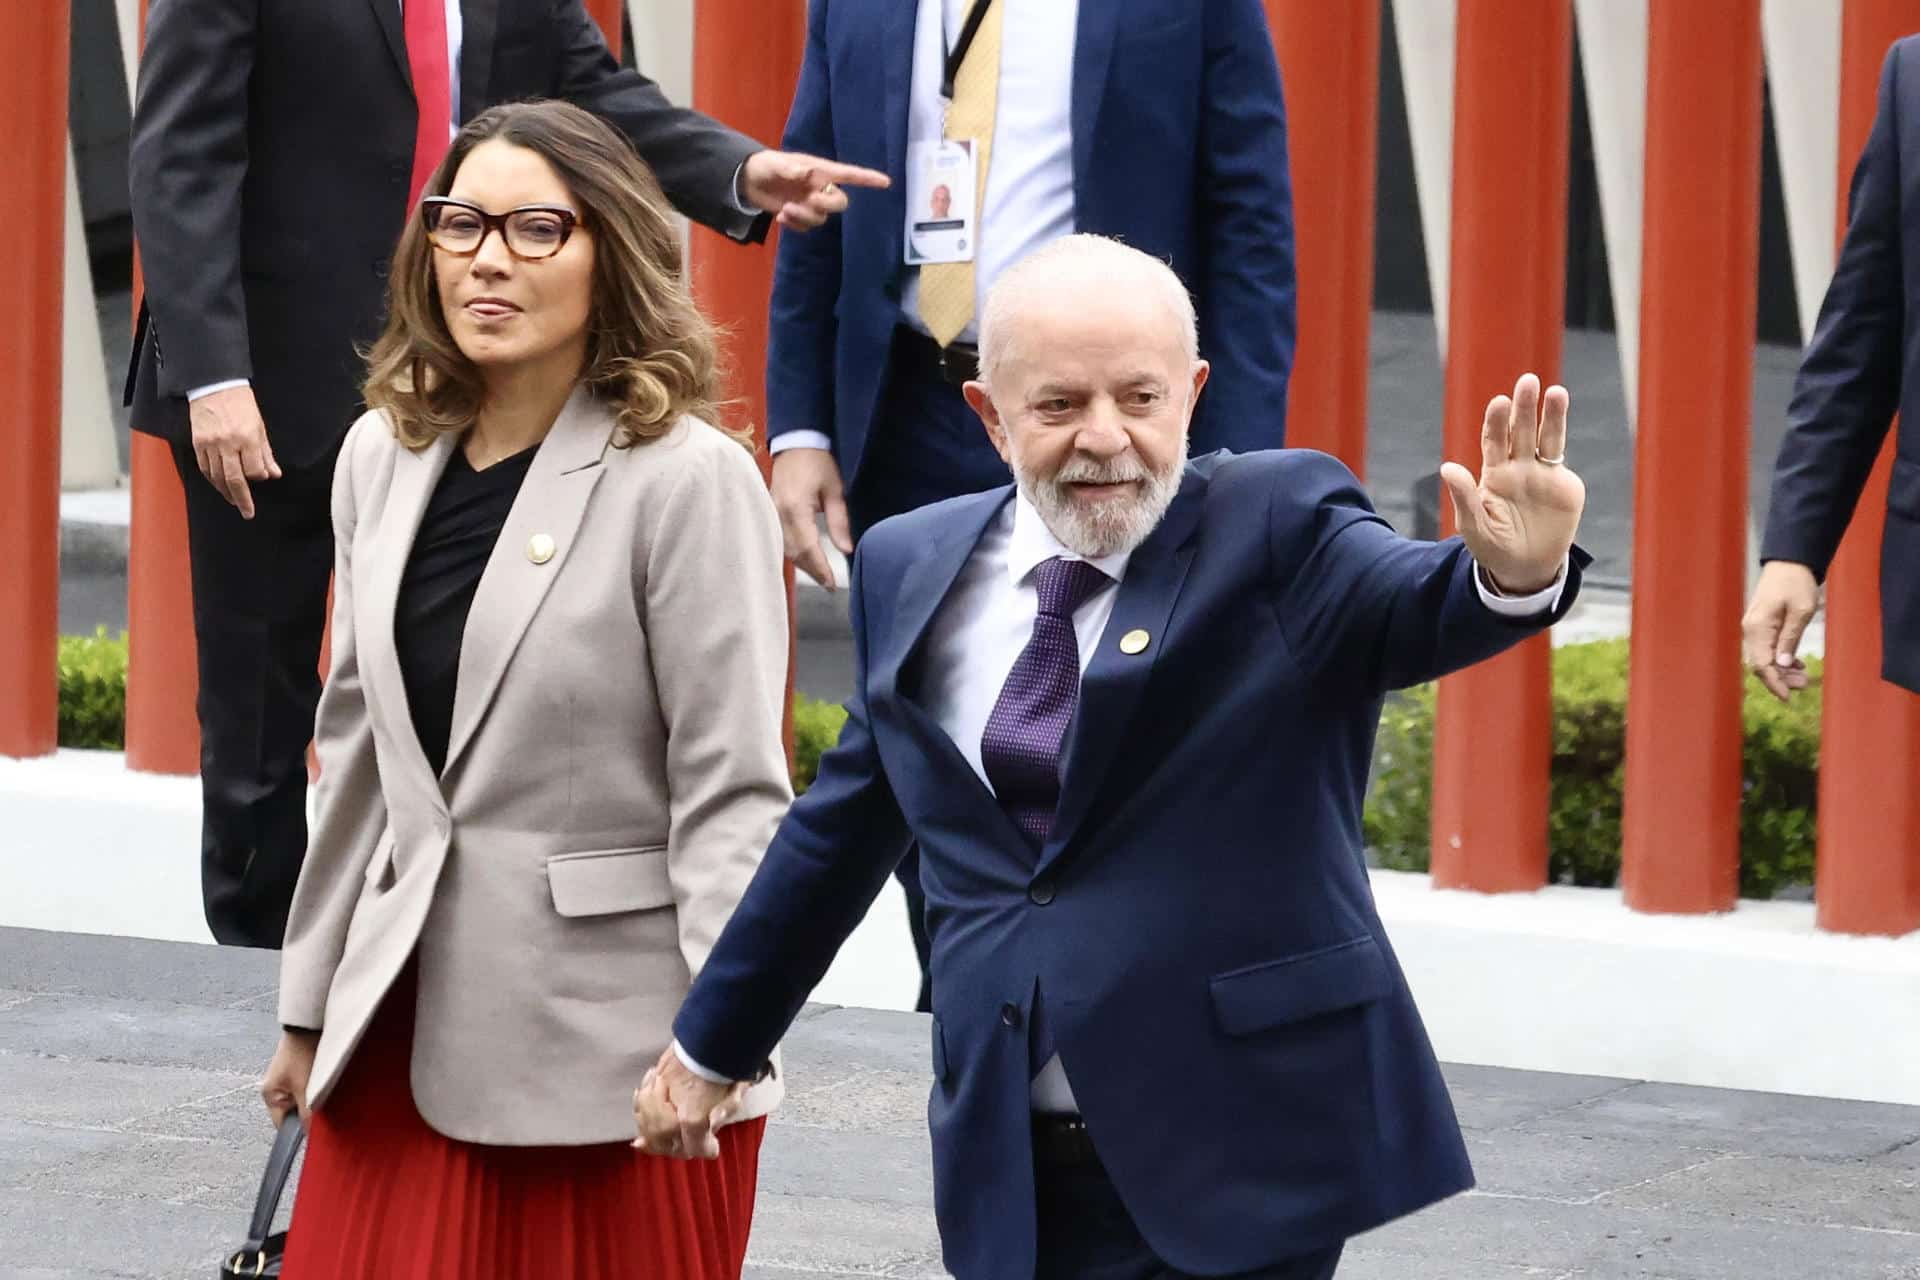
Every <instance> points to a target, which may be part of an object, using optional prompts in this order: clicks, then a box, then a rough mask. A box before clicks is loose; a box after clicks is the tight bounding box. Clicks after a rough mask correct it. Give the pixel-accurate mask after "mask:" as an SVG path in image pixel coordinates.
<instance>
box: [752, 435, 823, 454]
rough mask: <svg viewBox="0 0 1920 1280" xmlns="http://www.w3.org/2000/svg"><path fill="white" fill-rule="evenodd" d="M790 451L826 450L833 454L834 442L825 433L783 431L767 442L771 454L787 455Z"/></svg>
mask: <svg viewBox="0 0 1920 1280" xmlns="http://www.w3.org/2000/svg"><path fill="white" fill-rule="evenodd" d="M789 449H825V450H826V451H827V452H828V453H832V452H833V441H832V440H830V439H829V438H828V437H827V434H826V433H825V432H824V431H782V432H781V433H780V434H779V435H777V436H775V437H774V438H773V439H771V440H769V441H767V452H768V453H770V454H781V453H785V452H786V451H787V450H789Z"/></svg>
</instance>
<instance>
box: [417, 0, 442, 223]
mask: <svg viewBox="0 0 1920 1280" xmlns="http://www.w3.org/2000/svg"><path fill="white" fill-rule="evenodd" d="M406 5H407V8H406V25H407V70H408V71H409V72H410V73H411V74H412V76H413V101H414V104H415V105H416V106H417V107H418V108H419V111H420V119H419V123H418V124H416V125H415V126H414V130H413V183H412V185H411V186H410V187H409V188H408V189H407V208H408V210H409V211H411V210H412V208H413V206H414V205H415V204H417V203H419V201H420V192H421V191H422V190H423V189H424V188H425V187H426V185H427V179H428V178H430V177H432V176H433V171H434V168H435V167H436V166H437V165H439V163H440V158H441V157H442V156H444V155H446V154H447V145H448V143H449V142H450V141H451V139H450V137H449V135H450V134H451V133H452V131H453V78H452V73H451V72H450V71H449V70H448V67H447V9H446V0H406Z"/></svg>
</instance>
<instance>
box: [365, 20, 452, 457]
mask: <svg viewBox="0 0 1920 1280" xmlns="http://www.w3.org/2000/svg"><path fill="white" fill-rule="evenodd" d="M367 3H368V4H370V5H372V6H373V17H374V21H376V22H378V23H379V24H380V32H381V34H382V35H384V36H386V38H387V52H389V53H391V54H392V55H393V61H394V65H395V66H397V67H398V68H399V69H400V80H401V83H403V84H405V85H406V86H407V87H408V88H412V87H413V72H412V71H411V70H410V69H409V68H408V66H407V31H406V27H405V26H404V25H403V19H402V17H401V9H400V6H401V4H402V0H367ZM442 461H443V462H444V459H443V460H442Z"/></svg>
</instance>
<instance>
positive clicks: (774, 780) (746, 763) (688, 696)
mask: <svg viewBox="0 0 1920 1280" xmlns="http://www.w3.org/2000/svg"><path fill="white" fill-rule="evenodd" d="M696 430H699V431H703V432H707V433H709V434H710V435H711V436H712V439H711V440H703V441H701V442H700V443H702V444H704V445H706V446H708V447H707V448H706V450H705V452H704V455H703V456H701V457H699V458H697V459H695V460H694V461H693V464H692V465H690V466H689V467H688V468H687V470H686V472H685V473H684V474H683V475H682V476H681V477H680V478H679V479H678V480H677V481H676V482H675V484H674V486H673V489H672V491H671V492H670V493H669V494H668V495H667V499H666V502H665V503H664V504H663V505H662V508H661V513H660V519H659V522H658V524H657V526H656V529H655V531H654V534H653V537H652V540H651V545H650V546H649V548H648V552H647V564H646V583H645V595H644V597H643V599H644V608H645V617H646V631H647V646H648V650H649V653H650V655H651V658H652V662H653V673H652V674H653V680H654V687H655V689H656V690H657V691H658V696H659V701H660V714H661V716H662V718H663V719H664V720H665V723H666V730H667V812H668V823H667V876H668V879H669V880H670V882H671V883H672V885H673V896H674V905H675V906H676V907H677V908H678V916H679V927H680V952H681V955H682V956H683V957H684V958H685V960H686V962H687V968H688V970H689V971H690V972H692V973H696V974H697V973H699V972H700V969H701V967H702V966H703V965H705V964H706V962H707V953H708V952H709V951H711V950H712V949H713V943H714V940H715V939H716V938H717V937H719V936H720V930H721V928H722V927H724V926H725V924H726V922H727V919H728V917H729V916H731V915H732V914H733V910H734V907H735V905H736V904H737V903H738V902H739V901H740V896H741V895H742V894H743V893H745V892H746V888H747V883H748V882H749V881H750V880H752V879H753V873H754V870H755V869H756V868H757V867H758V866H759V865H760V859H761V856H762V855H763V854H764V853H765V852H766V849H767V842H768V841H770V840H771V839H772V838H773V833H774V829H775V828H776V827H778V826H779V825H780V818H781V815H783V814H784V813H785V812H786V810H787V806H788V804H790V803H791V802H792V800H793V783H792V780H791V778H790V776H789V775H788V772H787V759H786V752H785V750H784V749H783V747H782V745H781V738H780V725H781V719H782V715H781V711H782V707H781V704H782V703H783V702H784V701H785V698H786V691H787V590H786V582H785V579H784V578H783V577H782V576H781V570H780V524H779V521H778V519H777V518H776V517H775V515H774V511H773V501H772V499H771V498H769V497H768V496H767V487H766V484H765V483H764V482H763V481H762V480H761V478H760V470H759V468H758V467H756V466H755V465H754V462H753V459H752V457H751V456H750V455H749V454H748V453H747V451H746V450H745V449H742V448H740V447H738V446H737V445H734V444H732V443H731V442H728V441H725V440H722V439H721V438H720V436H719V434H718V433H717V432H714V431H712V429H711V428H708V427H704V426H703V427H698V428H696Z"/></svg>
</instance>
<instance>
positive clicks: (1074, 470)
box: [1053, 460, 1152, 484]
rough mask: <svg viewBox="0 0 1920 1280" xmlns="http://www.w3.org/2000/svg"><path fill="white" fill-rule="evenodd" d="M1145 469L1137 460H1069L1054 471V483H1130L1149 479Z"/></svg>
mask: <svg viewBox="0 0 1920 1280" xmlns="http://www.w3.org/2000/svg"><path fill="white" fill-rule="evenodd" d="M1151 478H1152V477H1151V476H1150V475H1149V474H1148V472H1147V469H1146V468H1145V467H1144V466H1142V465H1140V464H1139V463H1138V462H1134V463H1126V462H1121V461H1118V460H1115V461H1113V462H1106V463H1100V462H1069V463H1068V464H1067V465H1066V466H1064V467H1062V468H1060V470H1058V471H1056V472H1055V473H1054V476H1053V482H1054V483H1055V484H1132V483H1135V482H1137V481H1143V480H1148V479H1151Z"/></svg>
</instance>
